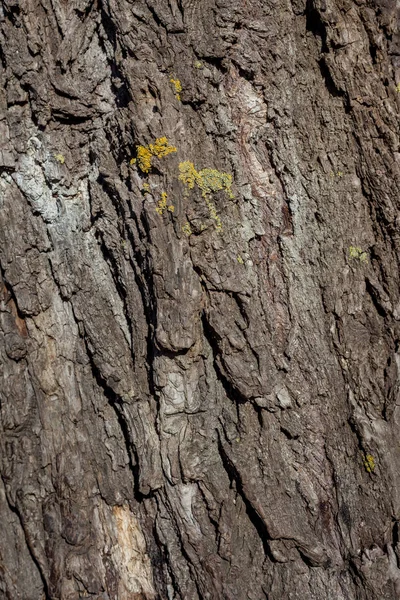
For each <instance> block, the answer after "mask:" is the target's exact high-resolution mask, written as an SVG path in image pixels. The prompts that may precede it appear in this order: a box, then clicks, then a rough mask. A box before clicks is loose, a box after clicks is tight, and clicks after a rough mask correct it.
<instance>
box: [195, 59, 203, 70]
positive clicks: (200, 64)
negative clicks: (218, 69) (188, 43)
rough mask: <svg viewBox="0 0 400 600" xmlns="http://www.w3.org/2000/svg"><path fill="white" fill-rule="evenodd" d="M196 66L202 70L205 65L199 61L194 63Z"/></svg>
mask: <svg viewBox="0 0 400 600" xmlns="http://www.w3.org/2000/svg"><path fill="white" fill-rule="evenodd" d="M194 66H195V68H196V69H202V68H203V63H202V62H201V61H199V60H196V61H195V63H194Z"/></svg>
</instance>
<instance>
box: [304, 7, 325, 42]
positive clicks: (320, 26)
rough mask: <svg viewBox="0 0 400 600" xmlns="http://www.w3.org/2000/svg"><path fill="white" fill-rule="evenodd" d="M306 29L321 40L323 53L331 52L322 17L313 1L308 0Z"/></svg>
mask: <svg viewBox="0 0 400 600" xmlns="http://www.w3.org/2000/svg"><path fill="white" fill-rule="evenodd" d="M305 14H306V29H307V31H310V33H312V34H313V35H314V36H315V37H319V38H320V39H321V44H322V46H321V52H324V53H325V52H329V48H328V45H327V35H326V26H325V24H324V22H323V21H322V19H321V15H320V14H319V12H318V10H317V9H316V8H315V6H314V1H313V0H307V3H306V12H305Z"/></svg>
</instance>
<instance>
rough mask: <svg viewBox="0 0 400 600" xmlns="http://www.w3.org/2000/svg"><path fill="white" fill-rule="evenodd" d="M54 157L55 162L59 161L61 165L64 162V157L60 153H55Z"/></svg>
mask: <svg viewBox="0 0 400 600" xmlns="http://www.w3.org/2000/svg"><path fill="white" fill-rule="evenodd" d="M54 158H55V159H56V161H57V162H59V163H61V164H62V165H63V164H64V163H65V158H64V156H63V155H62V154H55V155H54Z"/></svg>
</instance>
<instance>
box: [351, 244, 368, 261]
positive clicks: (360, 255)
mask: <svg viewBox="0 0 400 600" xmlns="http://www.w3.org/2000/svg"><path fill="white" fill-rule="evenodd" d="M349 258H351V259H356V260H359V261H360V262H362V263H367V262H368V254H367V253H366V252H365V251H364V250H363V249H362V248H360V247H359V246H350V247H349Z"/></svg>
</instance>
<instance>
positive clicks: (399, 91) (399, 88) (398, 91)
mask: <svg viewBox="0 0 400 600" xmlns="http://www.w3.org/2000/svg"><path fill="white" fill-rule="evenodd" d="M396 92H397V93H400V83H398V84H397V85H396Z"/></svg>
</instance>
